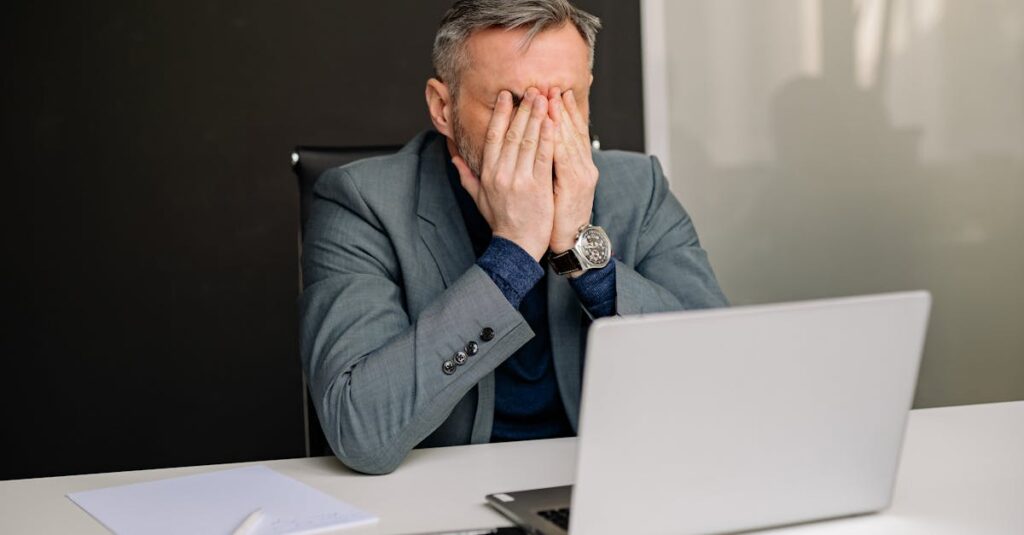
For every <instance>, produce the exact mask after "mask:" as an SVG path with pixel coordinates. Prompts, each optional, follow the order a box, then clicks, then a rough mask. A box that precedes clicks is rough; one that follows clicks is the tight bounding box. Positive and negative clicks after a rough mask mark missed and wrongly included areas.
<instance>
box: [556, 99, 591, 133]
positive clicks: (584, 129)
mask: <svg viewBox="0 0 1024 535" xmlns="http://www.w3.org/2000/svg"><path fill="white" fill-rule="evenodd" d="M562 101H563V102H565V109H566V110H568V112H569V117H572V123H573V126H575V127H576V131H577V132H578V133H579V136H580V137H581V138H583V140H584V141H585V142H586V143H587V144H588V145H589V144H590V125H588V124H587V122H586V121H585V120H584V119H583V112H582V111H580V108H579V105H578V104H576V92H575V91H573V90H571V89H570V90H569V91H566V92H565V93H563V94H562Z"/></svg>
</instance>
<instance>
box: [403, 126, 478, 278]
mask: <svg viewBox="0 0 1024 535" xmlns="http://www.w3.org/2000/svg"><path fill="white" fill-rule="evenodd" d="M444 139H445V138H444V136H440V135H437V134H434V135H433V136H430V137H428V139H427V140H426V141H425V146H424V147H423V150H422V151H421V152H420V167H419V177H418V178H419V205H418V207H417V215H418V216H419V220H420V221H419V232H420V238H422V240H423V243H424V244H425V245H426V246H427V250H428V251H430V255H431V256H432V257H433V258H434V262H435V263H437V267H438V269H439V270H440V272H441V278H442V279H443V280H444V286H445V287H446V288H447V287H449V286H451V285H452V283H453V282H455V280H456V279H458V278H459V277H460V276H461V275H462V274H463V273H465V271H466V270H467V269H469V267H470V266H472V265H473V262H474V261H476V257H475V255H474V253H473V244H472V243H470V241H469V233H468V232H467V231H466V224H465V222H463V220H462V213H461V212H459V205H458V203H457V202H456V201H455V194H454V193H453V192H452V189H451V186H450V185H449V183H448V177H447V174H446V173H447V171H446V168H445V166H446V162H445V161H444V155H445V154H446V152H445V148H444Z"/></svg>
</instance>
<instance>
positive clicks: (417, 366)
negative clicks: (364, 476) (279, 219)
mask: <svg viewBox="0 0 1024 535" xmlns="http://www.w3.org/2000/svg"><path fill="white" fill-rule="evenodd" d="M318 182H320V183H321V184H318V190H319V189H320V188H319V186H322V185H324V184H323V183H325V182H326V183H327V186H326V187H324V188H323V189H324V190H326V192H320V193H318V194H317V195H315V197H314V200H313V202H312V206H311V210H310V220H309V223H308V225H307V229H308V231H307V235H306V236H305V240H304V244H303V255H302V267H303V279H304V280H303V284H304V289H303V292H302V296H301V297H300V299H299V309H300V311H299V313H300V323H301V328H300V344H299V345H300V353H301V356H302V364H303V370H304V372H305V374H306V377H307V379H308V381H309V385H310V393H311V395H312V398H313V401H314V403H315V405H316V410H317V414H318V415H319V417H320V421H321V423H322V425H323V428H324V433H325V435H326V437H327V441H328V443H329V444H330V446H331V448H332V449H333V451H334V453H335V455H337V457H338V458H339V459H340V460H341V461H342V462H343V463H345V464H346V465H347V466H349V467H350V468H352V469H354V470H358V471H361V472H365V473H372V474H383V473H388V472H391V471H393V470H394V469H395V468H396V467H397V466H398V465H399V463H400V462H401V461H402V460H403V459H404V458H405V456H406V455H407V454H408V453H409V451H410V450H411V449H412V448H413V447H414V446H415V445H416V444H418V443H419V442H420V441H422V440H423V439H424V438H425V437H426V436H427V435H429V434H430V433H431V432H433V430H434V429H436V428H437V427H438V426H439V425H440V424H441V423H443V422H444V420H445V419H446V418H447V417H448V415H449V414H450V413H451V411H452V409H453V408H454V407H455V406H456V404H457V403H458V402H459V400H461V399H462V397H463V396H464V395H465V394H466V393H467V392H469V390H470V389H472V388H473V386H474V385H476V384H477V383H478V382H479V381H480V380H481V379H482V378H483V377H484V376H486V375H487V374H488V373H490V372H491V371H493V370H494V368H496V367H497V366H498V365H499V364H500V363H501V362H503V361H504V360H505V359H506V358H507V357H508V356H510V355H512V354H513V353H514V352H515V351H516V350H517V349H519V348H520V347H521V346H522V345H523V344H525V343H526V342H527V341H528V340H529V339H530V338H532V337H533V331H532V330H531V329H530V326H529V325H528V324H527V323H526V321H525V320H524V318H523V317H522V315H521V314H520V313H519V312H518V311H517V310H516V309H515V308H514V307H513V306H512V305H511V304H510V303H509V301H508V300H507V299H506V298H505V296H504V295H503V294H502V292H501V290H499V289H498V287H497V286H496V285H495V283H494V282H493V281H492V279H491V278H490V277H489V276H488V275H487V274H486V273H485V272H484V271H483V270H482V269H481V268H480V267H479V266H476V265H474V266H472V267H470V269H469V270H467V271H466V272H465V273H464V274H463V275H462V276H461V277H460V278H459V279H458V280H456V281H455V282H454V283H453V284H452V285H451V286H450V287H449V288H448V289H447V290H445V291H444V292H443V293H442V294H440V295H439V296H438V297H437V298H436V300H435V301H434V302H433V303H431V304H430V305H429V306H427V307H426V308H425V309H424V310H423V311H422V312H421V313H420V315H419V317H417V318H415V319H414V320H413V319H410V318H409V316H408V313H407V312H406V309H405V308H404V306H403V303H404V297H403V290H402V286H401V284H399V282H398V281H400V280H401V279H400V267H399V265H398V262H397V257H396V254H395V252H394V248H393V246H392V243H391V240H390V238H389V237H388V234H387V233H386V232H385V231H384V229H383V227H382V224H381V223H380V221H379V220H378V219H377V218H376V217H375V215H374V213H373V211H372V210H371V209H370V208H369V207H368V206H367V205H366V203H365V202H364V200H363V198H362V197H361V195H360V193H359V191H358V190H357V188H356V186H355V184H354V183H353V181H352V180H351V179H350V177H348V176H347V174H346V173H345V172H344V170H336V171H332V172H331V174H330V175H325V176H324V177H323V178H321V179H320V180H319V181H318ZM485 328H490V329H492V330H493V333H494V335H493V338H492V339H490V340H485V338H487V337H486V336H481V333H482V331H483V330H484V329H485ZM470 341H474V342H476V343H477V344H478V347H479V350H478V351H479V352H478V353H477V354H476V355H474V356H470V357H468V359H467V360H466V362H465V363H464V364H462V365H456V366H455V369H454V372H453V373H451V374H447V373H445V370H444V363H445V362H446V361H451V360H452V358H453V355H454V354H455V353H456V352H457V351H460V350H464V348H465V347H466V344H467V343H468V342H470ZM450 370H451V367H449V371H450Z"/></svg>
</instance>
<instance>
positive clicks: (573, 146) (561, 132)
mask: <svg viewBox="0 0 1024 535" xmlns="http://www.w3.org/2000/svg"><path fill="white" fill-rule="evenodd" d="M554 106H555V107H556V108H558V110H557V114H558V120H557V121H555V127H556V128H557V129H558V136H559V138H558V144H559V145H560V146H561V147H562V155H561V157H559V155H558V154H557V153H556V154H555V165H559V164H561V165H577V164H579V163H580V157H579V153H580V146H579V144H580V139H579V137H578V136H577V135H576V127H575V126H573V124H572V118H570V117H569V112H567V111H565V105H564V103H563V101H562V99H560V98H559V99H555V102H554ZM559 174H560V175H561V174H564V173H559Z"/></svg>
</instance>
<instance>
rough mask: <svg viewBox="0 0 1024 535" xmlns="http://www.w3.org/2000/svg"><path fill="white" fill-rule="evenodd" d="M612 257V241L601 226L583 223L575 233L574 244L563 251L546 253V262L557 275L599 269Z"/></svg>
mask: <svg viewBox="0 0 1024 535" xmlns="http://www.w3.org/2000/svg"><path fill="white" fill-rule="evenodd" d="M611 259H612V241H611V240H610V239H608V234H607V233H605V231H604V229H603V228H601V227H596V226H594V225H589V224H588V225H583V226H582V227H580V230H579V231H578V232H577V233H576V245H574V246H573V247H572V249H569V250H568V251H565V252H563V253H558V254H555V253H554V252H552V253H548V262H550V263H551V267H552V268H553V269H554V270H555V273H558V274H559V275H568V274H570V273H576V272H579V273H580V274H581V275H582V274H583V273H586V272H587V271H589V270H591V269H601V268H603V267H605V266H607V265H608V262H609V261H610V260H611Z"/></svg>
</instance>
